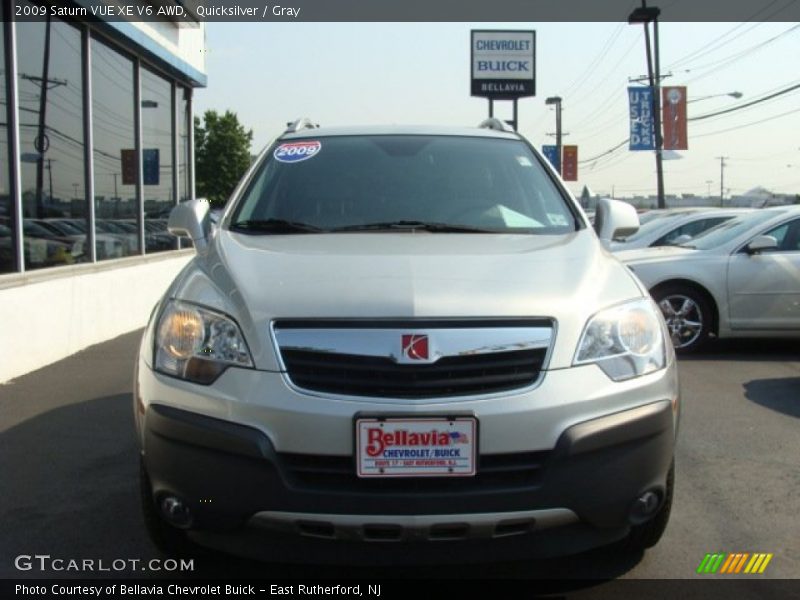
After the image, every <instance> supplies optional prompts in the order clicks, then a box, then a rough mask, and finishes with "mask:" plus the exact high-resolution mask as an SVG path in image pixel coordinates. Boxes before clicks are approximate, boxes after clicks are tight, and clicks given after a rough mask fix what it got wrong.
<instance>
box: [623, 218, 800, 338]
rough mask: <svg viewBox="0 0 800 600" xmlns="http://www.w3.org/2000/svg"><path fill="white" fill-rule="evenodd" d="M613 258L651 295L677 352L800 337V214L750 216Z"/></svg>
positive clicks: (727, 221)
mask: <svg viewBox="0 0 800 600" xmlns="http://www.w3.org/2000/svg"><path fill="white" fill-rule="evenodd" d="M617 257H618V258H619V259H620V260H622V261H623V262H624V263H625V264H627V265H628V267H629V268H630V269H631V270H633V271H634V272H635V273H636V275H637V276H638V277H639V278H640V279H641V280H642V282H643V283H644V284H645V285H646V286H647V288H648V289H649V290H650V293H651V294H652V296H653V298H654V299H655V300H656V302H657V303H658V304H659V307H660V308H661V311H662V313H663V314H664V318H665V320H666V322H667V326H668V327H669V330H670V335H671V337H672V342H673V345H674V346H675V348H676V349H677V350H678V351H680V352H690V351H693V350H696V349H697V348H700V347H701V346H702V345H703V344H704V343H705V342H706V341H707V340H708V339H709V338H710V337H713V336H716V337H720V338H724V337H794V336H800V206H784V207H779V208H765V209H759V210H753V211H747V212H744V213H742V214H739V215H738V216H735V217H732V218H728V219H727V220H726V221H725V222H723V223H721V224H719V225H717V226H716V227H714V228H712V229H709V230H708V231H706V232H704V233H702V234H701V235H699V236H697V237H694V238H693V239H691V240H689V241H688V242H686V243H684V244H680V245H677V246H665V247H650V248H640V249H637V250H622V251H618V252H617Z"/></svg>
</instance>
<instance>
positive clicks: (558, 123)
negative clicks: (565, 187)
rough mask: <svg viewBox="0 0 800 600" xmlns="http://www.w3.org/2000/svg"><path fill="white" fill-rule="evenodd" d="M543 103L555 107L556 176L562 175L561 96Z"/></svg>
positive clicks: (552, 97)
mask: <svg viewBox="0 0 800 600" xmlns="http://www.w3.org/2000/svg"><path fill="white" fill-rule="evenodd" d="M544 103H545V104H551V105H555V107H556V155H557V156H558V174H559V175H563V172H562V168H561V162H562V160H561V96H551V97H550V98H547V99H546V100H545V101H544Z"/></svg>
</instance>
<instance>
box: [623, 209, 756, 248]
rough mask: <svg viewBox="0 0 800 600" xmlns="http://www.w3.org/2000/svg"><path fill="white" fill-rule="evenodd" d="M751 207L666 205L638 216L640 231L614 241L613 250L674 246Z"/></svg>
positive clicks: (747, 210)
mask: <svg viewBox="0 0 800 600" xmlns="http://www.w3.org/2000/svg"><path fill="white" fill-rule="evenodd" d="M752 210H753V209H751V208H708V207H693V208H666V209H657V210H650V211H647V212H646V213H643V214H642V215H640V217H639V224H640V226H639V230H638V231H637V232H636V233H634V234H632V235H629V236H627V237H624V238H619V239H615V240H613V241H612V242H611V251H612V252H616V251H619V250H634V249H636V248H648V247H655V246H672V245H675V244H682V243H685V242H688V241H689V240H691V239H692V238H694V237H696V236H698V235H701V234H702V233H704V232H705V231H708V230H709V229H711V228H712V227H716V226H717V225H719V224H720V223H724V222H725V221H727V220H729V219H732V218H734V217H736V216H738V215H741V214H744V213H746V212H749V211H752Z"/></svg>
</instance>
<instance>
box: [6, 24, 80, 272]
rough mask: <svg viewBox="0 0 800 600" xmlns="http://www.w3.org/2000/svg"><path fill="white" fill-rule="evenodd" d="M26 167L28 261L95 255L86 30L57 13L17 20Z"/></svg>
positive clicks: (33, 264) (36, 264) (51, 262)
mask: <svg viewBox="0 0 800 600" xmlns="http://www.w3.org/2000/svg"><path fill="white" fill-rule="evenodd" d="M16 27H17V87H18V95H19V136H20V171H21V175H22V179H21V181H20V187H21V189H22V215H23V220H24V225H23V236H24V237H23V240H24V248H25V257H24V259H25V268H26V269H38V268H41V267H50V266H56V265H65V264H72V263H76V262H83V261H86V260H89V257H90V253H89V251H88V250H87V248H86V234H85V233H76V232H75V231H74V230H73V231H68V230H67V229H66V228H65V226H64V223H67V224H68V223H72V222H75V223H78V224H79V226H80V224H82V226H83V228H84V229H85V227H86V222H87V221H86V220H87V212H88V211H87V210H86V197H85V196H86V190H85V186H84V140H83V81H82V77H81V35H80V31H79V30H78V29H77V28H76V27H73V26H72V25H70V24H68V23H66V22H64V21H61V20H59V19H57V18H47V19H46V20H44V21H38V22H24V21H22V22H18V23H17V24H16Z"/></svg>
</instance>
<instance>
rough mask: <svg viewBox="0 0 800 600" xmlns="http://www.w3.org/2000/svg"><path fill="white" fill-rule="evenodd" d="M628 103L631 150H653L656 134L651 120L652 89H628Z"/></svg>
mask: <svg viewBox="0 0 800 600" xmlns="http://www.w3.org/2000/svg"><path fill="white" fill-rule="evenodd" d="M628 103H629V106H630V119H631V137H630V149H631V150H655V149H656V132H655V125H654V120H653V88H651V87H649V86H648V87H629V88H628Z"/></svg>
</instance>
